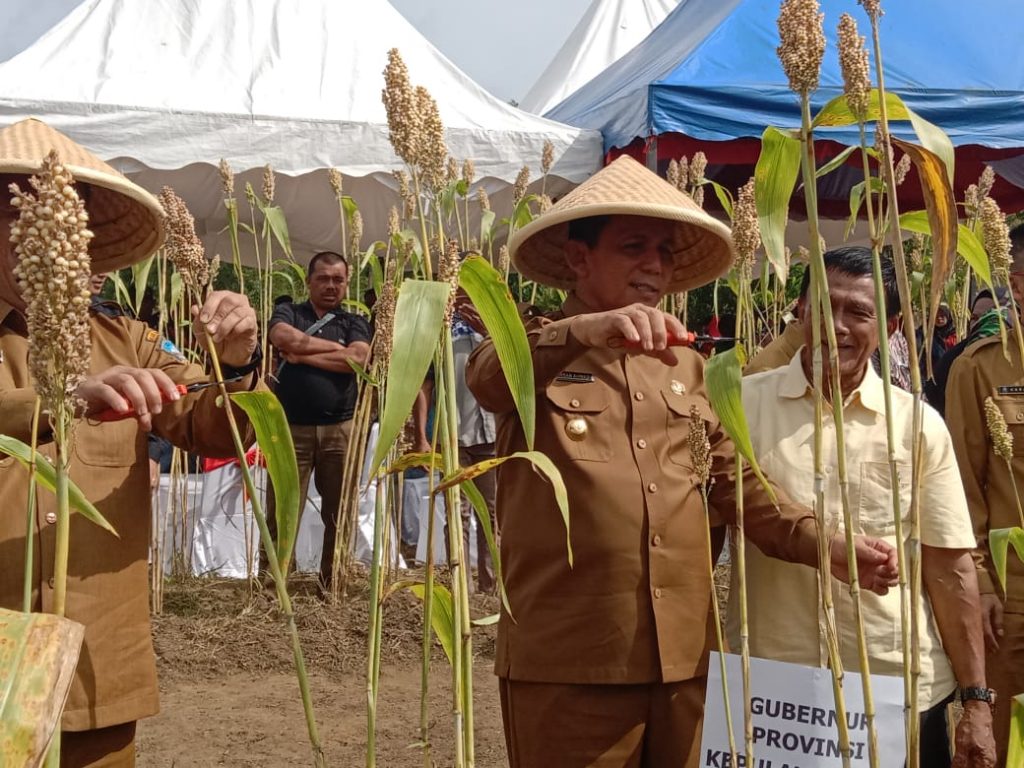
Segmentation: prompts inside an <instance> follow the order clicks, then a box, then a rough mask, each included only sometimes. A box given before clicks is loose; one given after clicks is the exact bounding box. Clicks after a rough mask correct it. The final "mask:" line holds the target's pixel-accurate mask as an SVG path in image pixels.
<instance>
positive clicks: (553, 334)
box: [548, 331, 558, 341]
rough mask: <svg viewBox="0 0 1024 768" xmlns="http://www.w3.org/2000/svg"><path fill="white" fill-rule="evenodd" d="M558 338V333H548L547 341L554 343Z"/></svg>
mask: <svg viewBox="0 0 1024 768" xmlns="http://www.w3.org/2000/svg"><path fill="white" fill-rule="evenodd" d="M557 338H558V331H548V339H549V340H551V341H554V340H555V339H557Z"/></svg>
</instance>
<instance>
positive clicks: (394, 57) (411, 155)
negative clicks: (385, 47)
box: [381, 48, 421, 166]
mask: <svg viewBox="0 0 1024 768" xmlns="http://www.w3.org/2000/svg"><path fill="white" fill-rule="evenodd" d="M381 99H382V100H383V102H384V110H385V111H386V112H387V116H388V139H389V140H390V141H391V146H392V147H393V148H394V150H395V154H396V155H398V156H399V157H400V158H402V160H404V161H405V162H406V163H408V164H409V165H411V166H413V165H417V164H418V163H419V156H420V144H421V136H420V134H421V128H420V121H421V116H420V113H419V110H418V104H417V101H416V94H415V92H414V91H413V87H412V83H411V82H410V81H409V70H408V69H407V68H406V66H405V62H404V61H402V56H401V55H400V54H399V53H398V49H397V48H392V49H391V50H390V51H388V63H387V66H386V67H384V90H383V91H382V92H381Z"/></svg>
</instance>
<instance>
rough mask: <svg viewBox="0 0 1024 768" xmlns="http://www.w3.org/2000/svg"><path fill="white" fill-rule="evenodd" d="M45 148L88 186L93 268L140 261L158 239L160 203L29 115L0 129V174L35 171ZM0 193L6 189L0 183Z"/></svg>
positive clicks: (160, 234) (109, 269) (161, 234)
mask: <svg viewBox="0 0 1024 768" xmlns="http://www.w3.org/2000/svg"><path fill="white" fill-rule="evenodd" d="M50 150H56V152H57V154H58V156H59V157H60V161H61V162H62V163H63V164H64V166H65V167H66V168H67V169H68V170H69V171H71V174H72V176H74V178H75V181H76V182H81V183H85V184H88V185H89V187H90V189H89V193H88V196H87V198H88V199H87V200H86V210H88V212H89V229H90V230H92V233H93V239H92V240H91V241H90V243H89V257H90V259H91V261H92V270H93V272H112V271H113V270H116V269H121V268H122V267H127V266H129V265H131V264H134V263H136V262H139V261H142V260H143V259H145V258H146V257H147V256H149V255H150V254H151V253H153V251H155V250H156V249H157V248H159V247H160V246H161V245H162V244H163V242H164V228H163V209H162V208H161V207H160V203H159V202H158V201H157V199H156V198H155V197H153V195H151V194H150V193H149V192H147V191H146V190H144V189H143V188H142V187H140V186H139V185H137V184H134V183H132V182H130V181H128V179H126V178H125V177H124V176H122V175H121V174H120V173H118V172H117V171H115V170H114V169H113V168H111V167H110V166H109V165H107V164H106V163H104V162H103V161H102V160H100V159H99V158H98V157H96V156H95V155H94V154H92V153H91V152H90V151H89V150H87V149H85V148H84V147H82V146H81V145H79V144H76V143H75V142H74V141H72V140H71V139H69V138H68V137H67V136H65V135H64V134H63V133H61V132H60V131H58V130H56V129H54V128H51V127H50V126H48V125H47V124H46V123H44V122H43V121H41V120H36V119H35V118H29V119H28V120H22V121H20V122H17V123H14V124H13V125H9V126H7V127H6V128H4V129H3V130H0V174H26V175H31V174H35V173H39V171H40V170H42V166H43V158H45V157H46V156H47V155H48V154H49V153H50ZM0 194H3V195H7V194H8V191H7V190H6V189H0Z"/></svg>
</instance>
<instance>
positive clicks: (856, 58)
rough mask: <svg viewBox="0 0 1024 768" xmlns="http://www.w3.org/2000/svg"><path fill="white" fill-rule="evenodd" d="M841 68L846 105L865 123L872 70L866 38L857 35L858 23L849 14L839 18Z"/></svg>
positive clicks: (858, 119) (859, 120)
mask: <svg viewBox="0 0 1024 768" xmlns="http://www.w3.org/2000/svg"><path fill="white" fill-rule="evenodd" d="M839 67H840V69H841V70H842V73H843V89H844V91H845V92H846V103H847V104H848V105H849V107H850V111H851V112H852V113H853V116H854V117H855V118H857V121H858V122H864V120H865V118H866V117H867V113H868V101H869V98H870V96H871V69H870V67H869V65H868V51H867V49H866V48H865V47H864V38H863V37H861V36H860V35H859V34H858V33H857V22H856V21H855V20H854V18H853V16H851V15H850V14H848V13H844V14H843V15H842V16H840V17H839Z"/></svg>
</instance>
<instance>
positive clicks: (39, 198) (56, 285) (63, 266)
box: [10, 151, 92, 414]
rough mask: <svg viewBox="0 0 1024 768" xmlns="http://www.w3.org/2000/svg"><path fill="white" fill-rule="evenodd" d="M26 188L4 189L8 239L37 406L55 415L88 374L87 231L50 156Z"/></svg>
mask: <svg viewBox="0 0 1024 768" xmlns="http://www.w3.org/2000/svg"><path fill="white" fill-rule="evenodd" d="M29 184H30V185H31V186H32V188H33V189H35V194H33V193H32V192H29V191H27V190H25V191H23V190H21V189H20V188H19V187H18V185H17V184H11V185H10V192H11V194H12V195H13V199H12V201H11V202H12V204H13V205H14V207H15V208H16V209H17V210H18V211H19V215H18V220H17V222H15V223H14V224H13V225H12V226H11V235H10V241H11V243H12V244H13V245H14V253H15V255H16V256H17V257H18V263H17V264H16V265H15V267H14V276H15V277H16V278H17V280H18V285H19V287H20V289H21V295H22V298H23V299H24V300H25V304H26V309H25V319H26V322H27V325H28V345H29V347H28V348H29V361H28V365H29V372H30V373H31V375H32V379H33V381H34V382H35V387H36V391H37V392H38V393H39V396H40V398H41V399H42V403H43V408H44V409H46V410H48V411H50V412H51V413H54V414H55V413H57V412H58V411H59V410H60V411H65V412H68V411H71V410H72V409H73V407H74V405H75V403H74V393H75V390H77V389H78V385H79V384H80V383H81V381H82V379H84V378H85V376H86V375H87V374H88V372H89V358H90V333H89V296H90V294H89V276H90V270H91V264H90V260H89V240H91V239H92V232H90V231H89V229H88V225H89V215H88V213H87V212H86V210H85V204H84V203H83V202H82V200H81V198H80V197H79V196H78V193H77V192H76V190H75V188H74V186H73V184H74V179H73V178H72V176H71V173H70V171H68V170H67V169H66V168H65V167H64V166H63V164H61V162H60V158H59V157H58V156H57V153H56V152H55V151H51V152H50V153H49V154H48V155H47V156H46V158H45V159H44V160H43V167H42V170H41V171H40V172H39V174H38V175H36V176H33V177H32V178H31V179H30V180H29ZM65 406H70V407H68V408H65Z"/></svg>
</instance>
